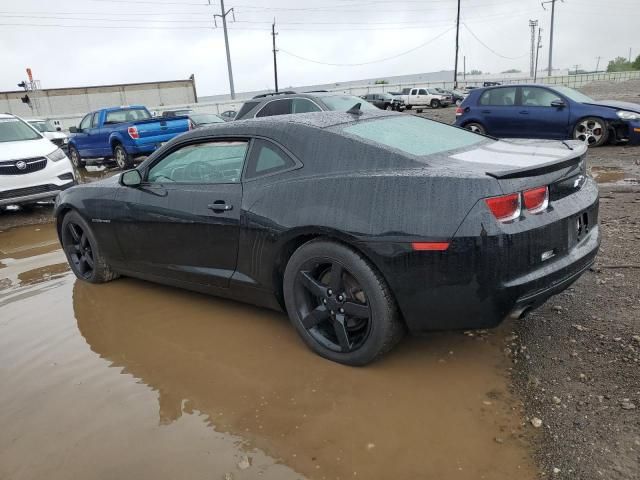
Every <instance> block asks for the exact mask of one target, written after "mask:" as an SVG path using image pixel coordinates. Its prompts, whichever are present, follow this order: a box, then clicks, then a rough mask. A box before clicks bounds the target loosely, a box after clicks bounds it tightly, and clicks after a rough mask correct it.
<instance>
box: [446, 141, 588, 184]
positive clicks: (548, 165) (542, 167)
mask: <svg viewBox="0 0 640 480" xmlns="http://www.w3.org/2000/svg"><path fill="white" fill-rule="evenodd" d="M586 151H587V147H586V146H585V145H584V143H582V142H580V141H576V140H565V141H557V140H529V139H514V140H500V141H497V142H489V143H482V144H479V145H477V146H476V147H475V148H473V149H470V150H465V151H464V152H458V153H455V154H453V155H451V157H450V159H452V160H454V161H458V162H460V166H463V165H464V167H463V168H465V169H470V170H473V171H475V172H477V173H484V174H485V175H488V176H490V177H493V178H495V179H496V180H497V181H498V183H499V184H500V187H501V189H502V190H503V192H504V193H511V192H517V191H522V190H525V189H527V188H533V187H538V186H542V185H549V186H550V189H552V190H553V189H554V188H555V187H554V185H555V184H564V183H566V182H567V181H569V183H570V184H571V186H572V187H571V188H573V185H574V183H575V181H576V180H578V183H577V184H576V185H575V188H579V187H580V186H581V182H582V180H583V179H584V177H585V175H586V165H585V163H586V161H585V154H586ZM580 176H582V179H580V178H578V177H580Z"/></svg>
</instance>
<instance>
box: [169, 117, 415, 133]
mask: <svg viewBox="0 0 640 480" xmlns="http://www.w3.org/2000/svg"><path fill="white" fill-rule="evenodd" d="M398 115H402V114H399V113H397V112H390V111H386V110H380V111H377V110H362V115H354V114H352V113H347V112H338V111H324V112H311V113H294V114H289V115H273V116H268V117H259V118H248V119H246V120H235V121H233V122H224V123H215V124H212V125H211V126H210V127H208V128H202V129H197V130H192V131H190V132H187V133H185V134H183V135H181V136H180V138H182V139H188V138H192V137H193V138H195V137H202V136H209V135H211V134H215V135H216V136H218V135H219V136H224V135H254V134H256V133H257V131H260V132H262V133H265V130H266V131H268V130H270V129H273V130H274V131H276V130H282V129H283V127H284V128H286V126H287V125H300V126H304V127H310V128H318V129H325V128H331V127H335V126H337V125H341V124H346V123H353V122H357V121H362V120H370V119H374V118H384V117H389V116H398Z"/></svg>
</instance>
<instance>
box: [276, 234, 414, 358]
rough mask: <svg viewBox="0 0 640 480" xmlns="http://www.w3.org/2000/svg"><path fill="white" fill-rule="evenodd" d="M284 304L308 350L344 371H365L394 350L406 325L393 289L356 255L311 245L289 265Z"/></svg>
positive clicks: (338, 247) (323, 243)
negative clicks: (347, 367)
mask: <svg viewBox="0 0 640 480" xmlns="http://www.w3.org/2000/svg"><path fill="white" fill-rule="evenodd" d="M283 292H284V300H285V304H286V307H287V312H288V314H289V319H290V320H291V323H292V324H293V326H294V328H295V329H296V330H297V332H298V334H299V335H300V336H301V337H302V339H303V340H304V342H305V343H306V344H307V346H308V347H309V348H310V349H311V350H313V351H314V352H316V353H317V354H318V355H320V356H322V357H324V358H327V359H329V360H332V361H334V362H338V363H343V364H345V365H352V366H361V365H366V364H368V363H370V362H372V361H374V360H375V359H377V358H378V357H380V356H381V355H383V354H384V353H386V352H388V351H389V350H391V348H392V347H393V346H394V345H396V344H397V343H398V342H399V341H400V339H401V338H402V336H403V334H404V331H405V329H404V324H403V323H402V321H401V320H400V314H399V312H398V308H397V306H396V302H395V300H394V298H393V295H392V293H391V291H390V290H389V287H388V286H387V284H386V282H385V281H384V279H383V278H382V277H381V275H380V274H379V273H378V272H377V271H376V270H375V269H374V268H373V267H372V266H371V265H370V264H369V262H368V261H367V260H366V259H364V258H363V257H362V256H361V255H360V254H359V253H358V252H356V251H355V250H353V249H351V248H349V247H346V246H344V245H341V244H339V243H336V242H332V241H327V240H312V241H310V242H308V243H305V244H304V245H302V246H301V247H300V248H298V250H296V251H295V252H294V253H293V255H292V256H291V258H290V259H289V262H288V263H287V266H286V269H285V273H284V282H283Z"/></svg>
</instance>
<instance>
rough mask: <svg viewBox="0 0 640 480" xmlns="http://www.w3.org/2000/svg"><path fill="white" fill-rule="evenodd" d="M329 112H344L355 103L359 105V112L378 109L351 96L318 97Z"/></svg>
mask: <svg viewBox="0 0 640 480" xmlns="http://www.w3.org/2000/svg"><path fill="white" fill-rule="evenodd" d="M320 99H321V100H322V101H323V102H324V104H325V105H326V106H327V108H328V109H329V110H337V111H344V112H346V111H347V110H349V109H350V108H351V107H353V106H354V105H355V104H356V103H359V104H360V110H378V107H376V106H374V105H372V104H371V103H369V102H365V101H363V100H362V99H361V98H358V97H354V96H353V95H327V96H326V97H320Z"/></svg>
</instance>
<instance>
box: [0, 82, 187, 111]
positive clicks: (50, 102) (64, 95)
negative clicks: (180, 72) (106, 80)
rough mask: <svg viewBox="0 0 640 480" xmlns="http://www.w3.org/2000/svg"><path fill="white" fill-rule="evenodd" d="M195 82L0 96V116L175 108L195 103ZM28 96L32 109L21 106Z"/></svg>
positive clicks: (54, 90)
mask: <svg viewBox="0 0 640 480" xmlns="http://www.w3.org/2000/svg"><path fill="white" fill-rule="evenodd" d="M195 92H196V90H195V79H194V78H193V77H191V78H190V79H187V80H177V81H170V82H153V83H135V84H125V85H104V86H96V87H76V88H55V89H43V90H38V91H37V92H25V91H23V90H20V91H13V92H2V93H0V112H8V113H13V114H15V115H19V116H21V117H47V118H49V117H57V116H61V117H65V116H77V115H82V114H84V113H87V112H90V111H92V110H97V109H100V108H105V107H113V106H117V105H154V106H162V105H176V104H183V103H185V104H187V103H188V104H191V103H196V102H197V101H198V100H197V98H196V93H195ZM25 94H27V95H29V98H30V99H31V103H32V106H33V108H30V107H29V106H28V105H27V104H25V103H22V101H21V97H23V96H24V95H25Z"/></svg>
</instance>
